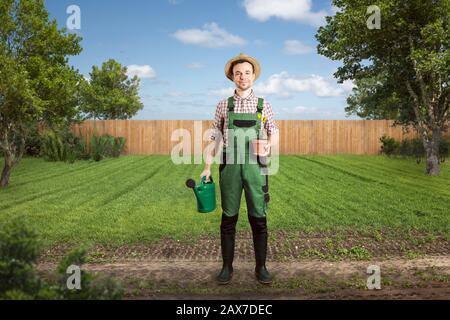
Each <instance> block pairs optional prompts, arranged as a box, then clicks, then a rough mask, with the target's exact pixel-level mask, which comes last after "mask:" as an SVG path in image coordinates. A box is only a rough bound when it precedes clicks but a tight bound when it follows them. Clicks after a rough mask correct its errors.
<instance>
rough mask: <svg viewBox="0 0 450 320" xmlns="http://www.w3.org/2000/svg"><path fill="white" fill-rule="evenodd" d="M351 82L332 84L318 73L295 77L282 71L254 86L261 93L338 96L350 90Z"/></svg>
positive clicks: (283, 95) (288, 95)
mask: <svg viewBox="0 0 450 320" xmlns="http://www.w3.org/2000/svg"><path fill="white" fill-rule="evenodd" d="M351 88H352V83H351V82H350V83H349V82H348V81H347V82H346V83H344V84H334V83H333V82H332V81H330V80H327V79H326V78H324V77H321V76H318V75H311V76H309V77H307V78H296V77H293V76H290V75H289V74H288V73H287V72H285V71H283V72H281V73H279V74H274V75H272V76H270V77H269V79H268V80H267V81H265V82H263V83H260V84H258V85H256V86H255V91H257V92H258V94H262V95H275V96H281V97H290V96H292V95H293V94H294V93H299V92H312V93H313V94H314V95H316V96H318V97H338V96H343V95H345V94H347V93H348V92H350V91H351Z"/></svg>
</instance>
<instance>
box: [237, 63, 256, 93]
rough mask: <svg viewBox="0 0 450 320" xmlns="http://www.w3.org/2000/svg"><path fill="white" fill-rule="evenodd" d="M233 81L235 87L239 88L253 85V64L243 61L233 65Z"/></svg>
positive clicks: (245, 88)
mask: <svg viewBox="0 0 450 320" xmlns="http://www.w3.org/2000/svg"><path fill="white" fill-rule="evenodd" d="M233 81H234V83H235V84H236V87H237V88H239V89H241V90H247V89H249V88H251V87H252V86H253V81H255V73H254V72H253V66H252V65H251V64H250V63H248V62H243V63H239V64H237V65H235V66H234V67H233Z"/></svg>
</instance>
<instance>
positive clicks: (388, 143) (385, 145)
mask: <svg viewBox="0 0 450 320" xmlns="http://www.w3.org/2000/svg"><path fill="white" fill-rule="evenodd" d="M380 141H381V143H382V146H381V153H384V154H386V155H387V156H391V155H395V154H398V152H399V151H398V150H399V143H398V142H397V141H396V140H395V139H394V138H391V137H388V136H386V135H383V136H382V137H381V138H380Z"/></svg>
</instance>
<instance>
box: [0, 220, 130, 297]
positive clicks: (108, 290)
mask: <svg viewBox="0 0 450 320" xmlns="http://www.w3.org/2000/svg"><path fill="white" fill-rule="evenodd" d="M39 251H40V245H39V242H38V240H37V235H36V234H35V233H34V231H32V230H31V229H30V228H29V227H27V226H26V224H25V223H24V222H17V221H13V222H10V223H7V224H3V225H2V226H1V228H0V299H12V300H31V299H121V298H122V295H123V289H122V287H121V285H120V284H119V283H118V282H117V281H115V280H114V279H112V278H109V277H100V276H97V275H92V274H89V273H86V272H84V271H83V270H81V278H80V280H81V281H80V282H81V288H80V289H79V290H77V289H74V290H69V289H68V288H67V279H68V277H69V276H70V275H68V274H67V273H66V270H67V268H68V267H69V266H70V265H72V264H73V265H77V266H78V267H80V268H81V265H82V264H83V263H84V262H85V255H86V250H85V249H75V250H74V251H72V252H71V253H69V254H68V255H67V256H66V257H64V258H63V259H62V260H61V262H60V264H59V266H58V269H57V277H56V278H57V279H58V280H57V283H47V282H45V281H43V280H41V279H40V278H39V277H38V276H37V273H36V271H35V267H36V261H37V258H38V256H39Z"/></svg>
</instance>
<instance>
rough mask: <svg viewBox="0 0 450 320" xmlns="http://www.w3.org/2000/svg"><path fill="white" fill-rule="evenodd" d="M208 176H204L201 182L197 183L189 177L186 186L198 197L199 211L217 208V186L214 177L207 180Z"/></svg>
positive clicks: (204, 211)
mask: <svg viewBox="0 0 450 320" xmlns="http://www.w3.org/2000/svg"><path fill="white" fill-rule="evenodd" d="M205 180H206V177H205V176H203V177H202V180H201V182H200V184H198V185H196V184H195V181H194V180H192V179H188V180H187V181H186V186H187V187H188V188H190V189H192V190H193V191H194V194H195V197H196V198H197V211H198V212H202V213H208V212H211V211H214V210H215V209H216V188H215V185H214V181H213V178H212V177H210V181H209V182H206V181H205Z"/></svg>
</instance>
